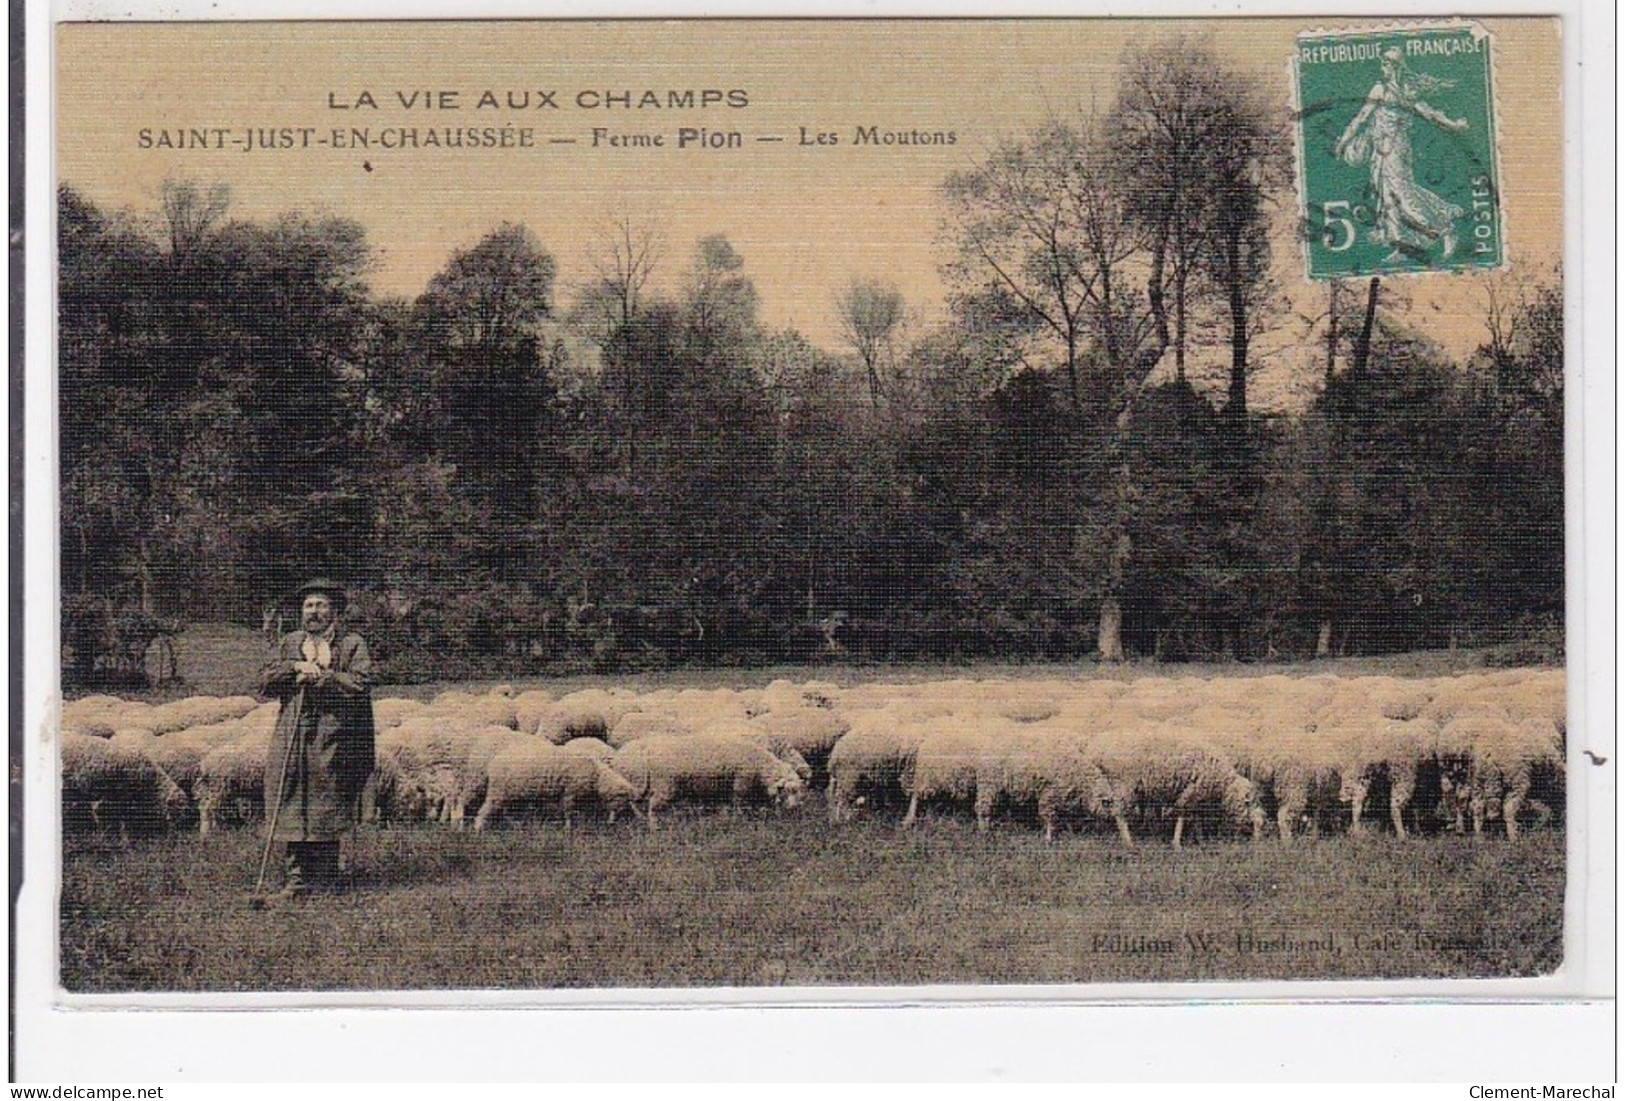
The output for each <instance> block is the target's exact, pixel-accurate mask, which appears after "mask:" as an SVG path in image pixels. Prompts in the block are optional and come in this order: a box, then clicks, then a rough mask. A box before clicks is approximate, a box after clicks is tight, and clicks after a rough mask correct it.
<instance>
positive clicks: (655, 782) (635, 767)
mask: <svg viewBox="0 0 1625 1101" xmlns="http://www.w3.org/2000/svg"><path fill="white" fill-rule="evenodd" d="M610 764H611V766H612V767H613V768H614V770H615V771H616V772H618V773H620V774H621V775H622V776H625V777H626V778H627V779H628V780H630V781H631V782H632V786H633V788H634V789H635V790H636V792H637V794H636V798H638V799H642V800H643V801H644V804H645V809H646V811H647V814H648V817H649V828H650V829H654V828H656V818H655V814H656V812H657V811H659V810H661V809H663V808H664V807H667V806H669V805H670V804H671V803H672V802H674V801H675V800H677V799H679V798H682V799H687V800H694V801H699V802H708V801H712V800H716V799H720V798H726V799H728V801H729V804H730V806H731V807H732V809H733V811H734V813H736V814H738V813H742V810H743V806H744V803H745V801H746V800H747V799H764V800H766V801H767V802H770V803H772V804H773V805H774V806H777V807H780V808H788V807H794V806H796V805H797V804H798V803H799V802H800V799H801V795H802V793H803V792H804V791H805V790H806V784H805V783H804V782H803V781H802V779H801V778H800V777H799V776H797V775H796V773H795V770H794V769H793V768H791V767H790V766H789V765H787V764H785V763H784V762H783V761H781V760H779V759H778V758H777V757H775V756H773V754H771V753H769V752H768V751H767V750H766V749H763V748H762V747H761V746H760V745H757V744H756V743H755V742H752V741H749V740H747V739H744V738H734V737H728V736H726V735H712V734H692V735H689V736H687V737H681V738H671V737H660V736H654V737H648V738H639V739H638V740H637V741H635V742H633V743H631V744H630V745H628V746H626V747H625V748H623V749H619V750H617V751H616V753H615V757H614V759H613V760H612V761H611V762H610Z"/></svg>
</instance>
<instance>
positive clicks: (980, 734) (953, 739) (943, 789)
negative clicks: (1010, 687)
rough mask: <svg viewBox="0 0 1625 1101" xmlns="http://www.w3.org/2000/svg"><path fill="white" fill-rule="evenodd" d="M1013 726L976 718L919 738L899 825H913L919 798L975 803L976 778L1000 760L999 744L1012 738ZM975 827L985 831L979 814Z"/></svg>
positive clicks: (1001, 720)
mask: <svg viewBox="0 0 1625 1101" xmlns="http://www.w3.org/2000/svg"><path fill="white" fill-rule="evenodd" d="M1015 726H1016V723H1014V722H1013V721H1011V720H1006V719H998V720H985V719H977V720H972V721H967V722H964V723H961V724H950V725H947V726H943V727H935V728H932V729H931V730H930V731H929V733H927V734H926V735H925V736H924V737H922V738H921V739H920V743H919V747H918V749H917V750H916V751H915V754H914V769H913V771H912V772H911V773H910V775H909V783H908V786H907V788H906V791H907V794H908V811H907V812H906V813H905V814H904V815H903V823H902V824H903V825H904V826H912V825H913V824H914V822H915V819H916V818H917V817H918V816H919V810H920V801H921V800H922V799H948V800H952V801H954V802H960V803H970V804H976V803H977V782H978V777H979V776H980V775H982V774H984V773H985V772H986V771H987V769H988V768H989V766H990V765H991V764H992V763H993V762H995V761H998V760H1000V759H1001V754H1000V747H1001V744H1002V743H1003V742H1005V741H1007V740H1008V739H1009V738H1010V737H1011V736H1012V733H1013V730H1012V728H1013V727H1015ZM977 824H978V826H979V827H981V828H983V829H986V822H985V820H984V819H983V817H982V816H981V815H980V814H978V816H977Z"/></svg>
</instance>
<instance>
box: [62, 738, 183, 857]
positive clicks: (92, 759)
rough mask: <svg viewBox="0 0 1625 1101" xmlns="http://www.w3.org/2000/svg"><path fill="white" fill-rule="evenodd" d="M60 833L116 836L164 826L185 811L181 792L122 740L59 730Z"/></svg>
mask: <svg viewBox="0 0 1625 1101" xmlns="http://www.w3.org/2000/svg"><path fill="white" fill-rule="evenodd" d="M61 758H62V761H61V765H62V820H63V830H64V832H68V833H73V832H78V831H80V830H83V829H96V830H108V829H113V830H117V831H118V832H119V833H120V834H122V835H126V836H128V835H131V834H138V833H152V832H155V831H158V830H162V829H166V828H168V827H169V826H170V825H171V824H173V823H174V822H175V821H176V820H177V818H178V817H179V816H180V815H183V814H184V813H186V810H187V808H189V806H190V800H189V799H187V797H186V794H185V793H184V792H182V791H181V790H180V788H179V787H178V786H177V785H176V784H175V783H174V781H172V780H171V779H170V778H169V777H168V776H166V775H164V773H163V770H162V769H160V768H158V766H157V765H155V764H153V762H152V761H151V759H149V758H148V757H147V755H146V754H145V753H143V752H142V751H141V749H140V748H138V747H136V746H133V745H131V744H129V742H128V740H123V741H115V740H114V739H111V738H95V737H90V736H87V735H83V734H63V735H62V742H61Z"/></svg>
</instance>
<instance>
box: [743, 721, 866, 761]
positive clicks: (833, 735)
mask: <svg viewBox="0 0 1625 1101" xmlns="http://www.w3.org/2000/svg"><path fill="white" fill-rule="evenodd" d="M755 723H756V725H757V726H758V727H760V728H761V730H762V732H763V734H764V736H765V737H767V738H769V739H771V745H770V747H769V748H773V747H784V748H789V749H794V750H795V751H796V752H797V753H799V754H800V755H801V756H803V757H805V758H806V759H807V761H808V762H809V763H810V764H811V765H812V767H813V768H814V769H815V770H823V769H825V768H826V767H827V766H828V764H829V755H830V752H831V751H832V750H833V749H834V748H835V743H836V742H838V741H840V740H841V737H842V735H844V734H845V733H846V732H847V730H848V729H849V728H850V727H851V724H850V723H848V722H847V721H846V719H845V718H844V717H843V716H842V715H841V714H840V713H839V712H836V711H834V710H831V709H828V708H822V707H802V706H792V707H775V708H772V709H770V710H768V711H766V712H764V713H763V714H761V715H759V716H757V717H756V719H755ZM775 752H777V749H775Z"/></svg>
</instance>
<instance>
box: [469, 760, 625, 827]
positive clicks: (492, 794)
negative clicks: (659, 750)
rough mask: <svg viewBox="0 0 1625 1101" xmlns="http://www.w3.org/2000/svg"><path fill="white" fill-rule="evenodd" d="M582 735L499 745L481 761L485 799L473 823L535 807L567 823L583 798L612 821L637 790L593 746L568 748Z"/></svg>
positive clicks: (486, 822) (489, 821) (485, 824)
mask: <svg viewBox="0 0 1625 1101" xmlns="http://www.w3.org/2000/svg"><path fill="white" fill-rule="evenodd" d="M588 740H589V739H585V738H581V739H576V740H575V741H572V742H568V743H566V744H565V745H563V746H555V745H553V744H552V743H551V742H548V741H546V740H545V739H542V738H523V739H519V740H516V741H512V742H509V743H508V744H507V745H505V746H503V747H502V749H501V750H500V751H499V752H498V753H497V754H496V755H495V756H493V757H492V758H491V760H490V761H489V762H488V763H487V765H486V771H487V785H486V791H485V801H484V802H483V803H482V804H481V806H480V809H479V813H478V814H476V815H475V816H474V828H475V829H476V830H484V829H487V828H489V827H490V826H491V825H492V824H493V823H494V822H497V821H500V820H502V819H503V818H504V817H512V816H514V815H516V814H518V813H520V812H521V811H535V812H537V813H539V814H547V813H549V812H552V813H556V814H558V815H559V816H560V817H561V818H562V819H563V821H564V825H565V828H566V829H569V828H572V826H573V825H574V821H573V816H574V813H575V811H576V809H577V808H578V807H579V806H581V805H582V804H584V803H589V802H591V803H596V804H597V805H599V806H601V807H603V808H604V809H605V810H606V811H607V812H608V814H609V817H610V819H611V821H613V820H614V817H615V815H616V813H617V812H618V811H620V810H622V809H624V808H627V807H630V806H632V804H633V799H634V798H635V796H636V794H637V791H636V789H635V788H634V787H633V785H632V783H631V782H630V781H628V780H627V779H626V778H625V777H624V776H621V775H620V774H619V773H617V772H615V771H614V769H613V768H612V767H611V766H610V765H609V764H606V763H605V762H604V761H602V760H600V759H598V757H597V756H596V755H595V754H594V753H593V752H591V751H588V750H585V749H575V750H572V749H571V748H570V746H579V745H581V743H584V742H586V741H588ZM598 744H599V745H604V743H602V742H600V743H598ZM605 748H608V747H607V746H605Z"/></svg>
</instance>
